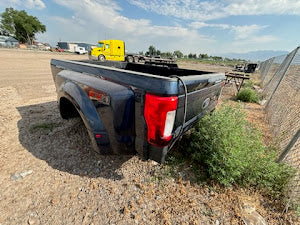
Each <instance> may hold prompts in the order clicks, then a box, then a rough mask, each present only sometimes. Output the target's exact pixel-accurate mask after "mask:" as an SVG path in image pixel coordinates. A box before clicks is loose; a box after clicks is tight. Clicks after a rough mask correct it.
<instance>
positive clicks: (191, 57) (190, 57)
mask: <svg viewBox="0 0 300 225" xmlns="http://www.w3.org/2000/svg"><path fill="white" fill-rule="evenodd" d="M188 58H189V59H197V55H196V54H192V53H190V54H189V55H188Z"/></svg>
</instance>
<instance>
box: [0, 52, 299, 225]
mask: <svg viewBox="0 0 300 225" xmlns="http://www.w3.org/2000/svg"><path fill="white" fill-rule="evenodd" d="M51 58H57V59H85V58H86V56H78V55H71V54H58V53H49V52H37V51H36V52H35V51H27V50H7V49H0V68H1V70H0V71H1V73H0V99H1V100H0V134H1V139H0V169H1V170H0V189H1V191H0V224H243V223H242V220H241V217H242V212H243V211H242V207H243V206H244V205H245V204H246V205H251V206H252V207H255V208H256V209H257V210H258V211H259V213H260V214H262V215H263V216H264V217H265V218H267V221H268V222H269V223H270V224H276V223H277V222H276V221H280V222H279V223H281V221H283V222H282V223H281V224H286V223H285V222H287V221H289V220H291V224H293V221H295V220H292V219H291V218H289V217H287V216H285V215H281V214H280V213H279V214H276V213H274V212H272V209H271V208H270V209H268V205H266V204H267V201H266V200H265V199H264V198H262V196H261V195H259V194H257V193H255V192H252V191H251V190H242V189H235V188H233V189H231V190H226V191H225V192H222V191H217V190H218V188H217V187H215V188H212V187H207V186H205V185H203V186H201V187H200V186H198V185H196V184H193V183H192V184H191V182H190V180H189V179H186V178H185V179H183V178H176V179H175V178H173V177H171V176H169V175H166V173H165V171H166V170H165V168H164V166H161V165H158V164H157V163H155V162H153V161H142V160H141V159H140V158H138V157H137V156H99V155H95V154H94V153H93V152H92V151H91V149H92V148H91V145H90V143H89V138H88V135H87V133H86V131H85V128H84V126H83V124H82V122H81V121H80V120H79V119H72V120H68V121H65V120H62V119H61V118H60V115H59V111H58V109H57V103H56V93H55V87H54V84H53V81H52V76H51V71H50V66H49V61H50V59H51ZM190 66H191V67H193V68H195V69H201V68H202V67H201V65H200V64H195V65H190ZM205 69H207V65H205ZM211 69H212V70H217V71H226V70H228V68H225V67H217V68H216V67H214V68H211ZM183 173H184V171H183ZM179 177H181V176H179ZM279 219H280V220H279Z"/></svg>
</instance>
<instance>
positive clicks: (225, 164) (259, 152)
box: [180, 106, 294, 198]
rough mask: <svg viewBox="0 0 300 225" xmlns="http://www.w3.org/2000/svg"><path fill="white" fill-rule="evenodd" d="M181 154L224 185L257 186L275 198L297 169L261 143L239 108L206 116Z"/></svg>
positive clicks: (183, 145) (225, 108)
mask: <svg viewBox="0 0 300 225" xmlns="http://www.w3.org/2000/svg"><path fill="white" fill-rule="evenodd" d="M180 151H181V152H182V155H181V157H184V158H185V160H186V161H188V162H190V163H191V164H192V165H193V168H194V172H195V173H196V174H197V173H198V174H199V176H198V177H201V179H203V177H204V176H203V171H205V173H206V176H207V178H208V179H210V180H212V181H214V182H218V183H219V184H221V185H224V186H230V185H235V184H237V185H241V186H252V187H253V186H254V187H258V188H259V189H261V190H264V191H265V192H266V193H268V194H270V195H271V196H273V197H275V198H279V197H282V196H284V193H285V191H286V189H287V185H288V183H289V181H290V179H291V178H292V175H293V173H294V170H293V169H292V168H291V167H289V166H288V165H286V164H284V163H277V162H275V160H276V155H277V154H276V153H277V152H278V151H277V150H276V149H274V148H267V147H266V146H265V145H264V144H263V143H262V134H261V132H260V131H259V130H257V129H256V128H254V127H253V126H251V124H249V122H247V121H246V116H245V113H244V112H242V111H241V109H240V108H236V107H231V106H222V107H221V108H220V109H219V110H218V111H215V112H214V113H213V114H212V115H206V116H205V117H203V118H202V119H201V121H200V122H199V123H198V124H197V126H196V127H195V129H194V130H193V131H192V132H191V134H190V135H189V137H188V138H185V139H184V140H182V141H181V143H180Z"/></svg>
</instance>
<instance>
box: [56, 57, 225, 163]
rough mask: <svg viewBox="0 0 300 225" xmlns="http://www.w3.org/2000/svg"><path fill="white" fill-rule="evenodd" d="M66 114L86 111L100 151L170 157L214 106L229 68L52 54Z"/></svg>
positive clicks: (157, 158)
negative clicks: (60, 57)
mask: <svg viewBox="0 0 300 225" xmlns="http://www.w3.org/2000/svg"><path fill="white" fill-rule="evenodd" d="M51 70H52V75H53V79H54V82H55V85H56V91H57V94H58V103H59V109H60V113H61V116H62V117H63V118H64V119H68V118H71V117H74V116H79V115H80V116H81V118H82V120H83V122H84V124H85V126H86V128H87V131H88V133H89V136H90V138H91V142H92V144H93V147H94V149H95V150H96V151H97V152H99V153H103V154H106V153H109V154H110V153H114V154H130V153H134V152H137V153H138V154H139V155H140V156H141V157H142V158H143V159H153V160H155V161H157V162H161V163H162V162H164V160H165V156H166V154H167V152H168V151H169V150H170V148H171V147H172V146H173V143H174V142H175V141H176V140H177V139H178V138H179V137H180V136H181V135H182V134H183V133H184V132H185V131H187V130H188V129H190V128H191V127H192V126H193V125H194V124H195V122H197V120H198V119H199V118H201V117H202V116H203V115H204V114H205V113H207V112H209V111H211V110H213V109H214V107H215V106H216V104H217V99H218V96H219V94H220V91H221V88H222V81H223V80H224V78H225V76H224V74H223V73H212V72H205V71H197V70H187V69H180V68H176V67H162V66H153V65H145V64H136V63H127V62H113V61H105V62H99V61H92V60H83V61H66V60H56V59H52V60H51Z"/></svg>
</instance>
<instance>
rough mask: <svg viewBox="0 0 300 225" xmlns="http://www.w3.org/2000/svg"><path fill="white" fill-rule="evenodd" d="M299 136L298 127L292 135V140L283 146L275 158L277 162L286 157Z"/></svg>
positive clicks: (299, 130)
mask: <svg viewBox="0 0 300 225" xmlns="http://www.w3.org/2000/svg"><path fill="white" fill-rule="evenodd" d="M299 137H300V129H298V131H297V132H296V134H295V135H294V137H293V138H292V140H291V141H290V142H289V144H288V145H287V146H286V147H285V149H284V150H283V152H282V153H281V154H280V156H279V157H278V159H277V162H280V161H282V160H283V159H284V158H285V157H286V155H287V154H288V153H289V151H290V150H291V149H292V147H293V146H294V144H295V143H296V141H297V140H298V138H299Z"/></svg>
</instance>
